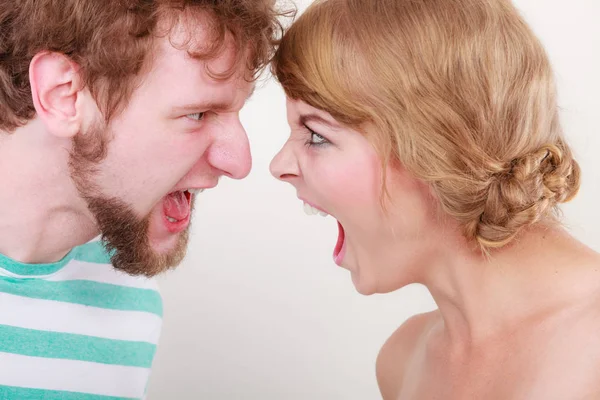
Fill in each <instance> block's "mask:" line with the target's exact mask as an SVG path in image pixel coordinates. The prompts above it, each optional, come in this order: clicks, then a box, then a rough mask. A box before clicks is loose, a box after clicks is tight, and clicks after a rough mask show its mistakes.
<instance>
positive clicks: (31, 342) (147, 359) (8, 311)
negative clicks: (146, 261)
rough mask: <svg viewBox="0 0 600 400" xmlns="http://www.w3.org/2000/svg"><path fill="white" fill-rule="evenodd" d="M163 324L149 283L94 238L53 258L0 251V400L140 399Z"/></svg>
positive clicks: (156, 296)
mask: <svg viewBox="0 0 600 400" xmlns="http://www.w3.org/2000/svg"><path fill="white" fill-rule="evenodd" d="M161 323H162V300H161V297H160V295H159V293H158V290H157V286H156V283H155V281H154V280H153V279H147V278H143V277H132V276H129V275H127V274H125V273H122V272H119V271H116V270H115V269H114V268H113V267H112V266H111V265H110V259H109V257H108V255H107V253H106V251H105V249H104V247H103V246H102V245H101V243H100V242H98V241H95V242H91V243H88V244H86V245H83V246H79V247H76V248H74V249H73V250H72V251H71V252H70V253H69V254H68V255H67V256H66V257H65V258H64V259H63V260H62V261H60V262H58V263H54V264H36V265H31V264H22V263H19V262H16V261H13V260H11V259H9V258H7V257H5V256H3V255H0V400H5V399H10V400H13V399H18V400H30V399H44V400H58V399H60V400H116V399H119V400H121V399H142V398H144V395H145V390H146V385H147V382H148V377H149V374H150V367H151V365H152V359H153V358H154V354H155V351H156V345H157V342H158V338H159V335H160V329H161Z"/></svg>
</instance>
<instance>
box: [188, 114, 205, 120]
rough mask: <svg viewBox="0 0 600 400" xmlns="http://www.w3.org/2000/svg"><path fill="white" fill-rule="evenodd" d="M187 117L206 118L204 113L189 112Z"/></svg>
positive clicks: (194, 118)
mask: <svg viewBox="0 0 600 400" xmlns="http://www.w3.org/2000/svg"><path fill="white" fill-rule="evenodd" d="M186 117H187V118H189V119H191V120H194V121H202V120H203V119H204V113H194V114H188V115H186Z"/></svg>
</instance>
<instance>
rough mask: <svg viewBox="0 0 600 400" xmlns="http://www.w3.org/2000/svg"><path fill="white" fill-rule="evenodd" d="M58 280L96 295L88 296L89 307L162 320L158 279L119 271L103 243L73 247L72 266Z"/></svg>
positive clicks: (78, 291)
mask: <svg viewBox="0 0 600 400" xmlns="http://www.w3.org/2000/svg"><path fill="white" fill-rule="evenodd" d="M56 279H57V280H60V281H63V285H67V286H69V287H73V289H74V291H75V292H76V293H80V292H86V293H93V294H94V295H93V296H92V295H91V294H90V295H88V296H86V299H87V300H86V301H88V302H90V305H92V303H93V305H96V306H97V307H101V308H110V309H115V310H122V311H138V312H146V313H151V314H155V315H156V316H158V317H161V318H162V312H163V302H162V296H161V294H160V290H159V286H158V282H157V279H156V278H149V277H146V276H142V275H130V274H127V273H125V272H123V271H120V270H118V269H116V268H115V267H114V266H113V265H112V263H111V253H110V252H109V251H108V250H107V249H106V247H105V246H104V244H103V243H102V241H97V240H96V241H92V242H89V243H86V244H84V245H81V246H78V247H76V248H74V249H73V254H72V260H71V262H70V265H68V266H67V267H66V268H64V269H63V271H61V274H60V276H59V277H57V278H56ZM75 286H77V287H75Z"/></svg>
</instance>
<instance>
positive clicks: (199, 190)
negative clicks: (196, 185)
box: [187, 189, 204, 194]
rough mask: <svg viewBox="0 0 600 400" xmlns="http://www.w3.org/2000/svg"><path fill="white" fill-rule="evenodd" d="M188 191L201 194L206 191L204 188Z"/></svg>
mask: <svg viewBox="0 0 600 400" xmlns="http://www.w3.org/2000/svg"><path fill="white" fill-rule="evenodd" d="M187 191H188V192H190V193H191V194H200V193H202V192H204V189H188V190H187Z"/></svg>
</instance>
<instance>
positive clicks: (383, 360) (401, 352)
mask: <svg viewBox="0 0 600 400" xmlns="http://www.w3.org/2000/svg"><path fill="white" fill-rule="evenodd" d="M438 316H439V312H438V311H437V310H436V311H432V312H428V313H424V314H418V315H414V316H412V317H410V318H408V319H407V320H406V321H405V322H404V323H403V324H402V325H401V326H400V327H399V328H398V329H396V331H395V332H394V333H393V334H392V335H391V336H390V337H389V338H388V339H387V340H386V342H385V343H384V345H383V347H382V348H381V350H380V351H379V355H378V356H377V365H376V371H377V382H378V384H379V389H380V391H381V395H382V397H383V399H384V400H391V399H396V398H397V397H398V395H399V394H400V389H401V385H402V378H403V376H404V369H405V367H406V364H407V363H408V362H409V361H410V358H411V357H412V355H413V354H414V350H415V348H416V347H417V345H418V343H419V340H420V339H421V338H422V337H423V335H424V334H425V333H426V332H427V330H428V329H429V328H430V327H431V326H432V325H433V323H434V322H435V321H436V320H437V317H438Z"/></svg>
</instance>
